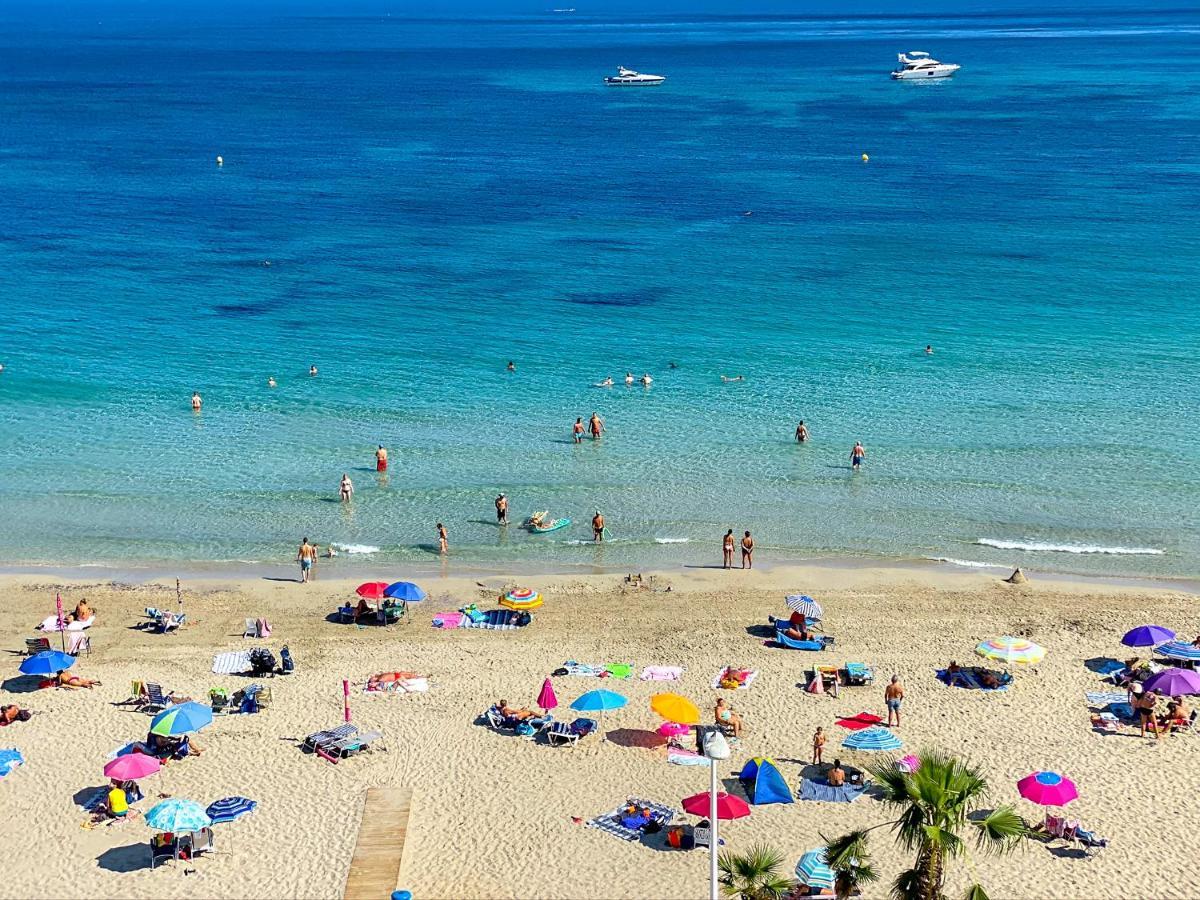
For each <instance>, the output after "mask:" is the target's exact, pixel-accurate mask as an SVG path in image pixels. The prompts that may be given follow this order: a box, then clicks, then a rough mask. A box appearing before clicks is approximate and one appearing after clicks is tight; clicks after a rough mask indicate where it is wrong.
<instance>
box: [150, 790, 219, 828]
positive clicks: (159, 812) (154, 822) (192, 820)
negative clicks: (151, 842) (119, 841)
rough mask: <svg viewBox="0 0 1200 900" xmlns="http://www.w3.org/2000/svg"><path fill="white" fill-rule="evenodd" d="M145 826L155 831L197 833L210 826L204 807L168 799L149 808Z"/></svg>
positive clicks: (189, 802) (187, 801) (180, 798)
mask: <svg viewBox="0 0 1200 900" xmlns="http://www.w3.org/2000/svg"><path fill="white" fill-rule="evenodd" d="M146 824H147V825H149V826H150V827H151V828H153V829H155V830H156V831H172V832H177V831H199V830H200V829H201V828H204V827H205V826H207V825H211V824H212V820H211V819H209V817H208V813H206V812H205V811H204V807H203V806H201V805H200V804H199V803H197V802H196V801H195V800H184V799H183V798H182V797H169V798H168V799H166V800H164V801H162V802H161V803H156V804H155V805H154V806H152V807H150V810H149V811H148V812H147V813H146Z"/></svg>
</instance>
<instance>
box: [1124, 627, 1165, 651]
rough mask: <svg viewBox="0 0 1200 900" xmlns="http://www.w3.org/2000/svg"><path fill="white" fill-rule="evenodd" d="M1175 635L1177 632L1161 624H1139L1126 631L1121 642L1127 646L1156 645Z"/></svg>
mask: <svg viewBox="0 0 1200 900" xmlns="http://www.w3.org/2000/svg"><path fill="white" fill-rule="evenodd" d="M1174 637H1175V632H1173V631H1172V630H1171V629H1170V628H1163V627H1162V626H1161V625H1139V626H1138V627H1137V628H1131V629H1130V630H1129V631H1127V632H1125V636H1124V637H1122V638H1121V643H1122V644H1124V645H1125V646H1126V647H1155V646H1157V645H1159V644H1165V643H1166V642H1167V641H1169V640H1171V639H1172V638H1174Z"/></svg>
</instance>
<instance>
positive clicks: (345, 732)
mask: <svg viewBox="0 0 1200 900" xmlns="http://www.w3.org/2000/svg"><path fill="white" fill-rule="evenodd" d="M355 734H358V727H357V726H355V725H350V724H349V723H347V724H345V725H339V726H338V727H337V728H332V729H330V730H329V731H314V732H313V733H312V734H310V735H308V737H306V738H305V739H304V740H303V741H302V742H301V744H300V748H301V749H302V750H304V751H306V752H308V753H316V752H317V751H319V750H322V749H324V748H325V747H327V746H328V745H330V744H336V743H337V742H338V741H340V740H343V739H344V738H348V737H351V736H353V735H355Z"/></svg>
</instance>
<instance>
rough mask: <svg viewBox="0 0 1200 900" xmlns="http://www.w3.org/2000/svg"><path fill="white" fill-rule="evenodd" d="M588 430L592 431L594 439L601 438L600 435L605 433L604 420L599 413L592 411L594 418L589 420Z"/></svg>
mask: <svg viewBox="0 0 1200 900" xmlns="http://www.w3.org/2000/svg"><path fill="white" fill-rule="evenodd" d="M588 431H589V432H591V435H592V440H593V441H598V440H600V435H601V434H603V433H604V420H603V419H601V418H600V414H599V413H592V418H591V419H589V420H588Z"/></svg>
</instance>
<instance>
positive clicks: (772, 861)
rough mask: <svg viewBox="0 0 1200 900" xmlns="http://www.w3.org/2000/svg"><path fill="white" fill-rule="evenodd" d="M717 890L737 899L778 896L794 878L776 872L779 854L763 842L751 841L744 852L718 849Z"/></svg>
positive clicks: (778, 899)
mask: <svg viewBox="0 0 1200 900" xmlns="http://www.w3.org/2000/svg"><path fill="white" fill-rule="evenodd" d="M717 865H718V866H719V867H720V869H721V893H722V894H724V895H725V896H726V897H739V898H741V900H782V898H783V897H784V896H786V895H787V892H788V891H790V890H791V889H792V888H793V887H795V882H794V881H792V880H791V879H790V878H786V877H784V876H783V875H780V874H779V871H778V869H779V867H780V866H782V865H783V854H782V853H780V852H779V851H778V850H775V849H773V848H771V847H768V846H766V845H765V844H755V845H754V846H753V847H751V848H750V852H749V853H746V854H733V853H722V854H721V855H720V856H719V857H718V858H717Z"/></svg>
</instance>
